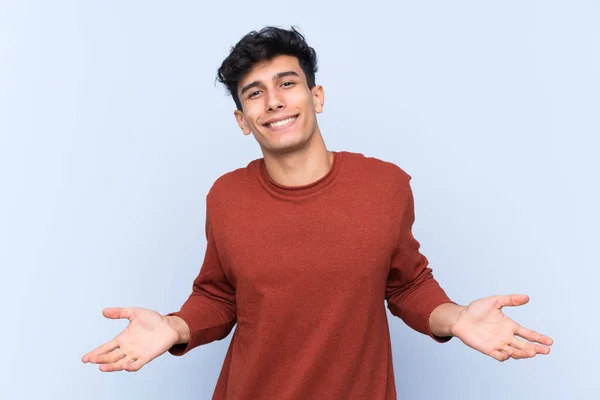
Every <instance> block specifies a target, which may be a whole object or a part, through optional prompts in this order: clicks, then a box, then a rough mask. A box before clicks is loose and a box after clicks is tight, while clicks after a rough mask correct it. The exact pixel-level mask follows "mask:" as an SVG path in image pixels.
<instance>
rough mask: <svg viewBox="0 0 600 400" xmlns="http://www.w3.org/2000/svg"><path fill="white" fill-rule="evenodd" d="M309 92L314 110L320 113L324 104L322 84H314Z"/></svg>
mask: <svg viewBox="0 0 600 400" xmlns="http://www.w3.org/2000/svg"><path fill="white" fill-rule="evenodd" d="M311 93H312V98H313V107H314V109H315V112H316V113H317V114H321V112H323V105H324V104H325V92H324V91H323V86H321V85H315V87H313V88H312V89H311Z"/></svg>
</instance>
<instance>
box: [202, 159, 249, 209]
mask: <svg viewBox="0 0 600 400" xmlns="http://www.w3.org/2000/svg"><path fill="white" fill-rule="evenodd" d="M259 161H260V159H255V160H252V161H250V162H249V163H248V165H246V166H245V167H240V168H237V169H234V170H232V171H229V172H227V173H225V174H223V175H221V176H219V177H218V178H217V179H216V180H215V181H214V183H213V184H212V186H211V187H210V189H209V191H208V194H207V196H206V197H207V202H211V203H215V202H218V203H221V202H223V201H225V200H233V199H237V198H239V197H242V196H243V194H242V193H243V191H244V189H245V188H248V187H249V186H250V185H252V184H253V183H255V182H256V174H257V173H258V168H259Z"/></svg>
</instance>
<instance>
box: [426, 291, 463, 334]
mask: <svg viewBox="0 0 600 400" xmlns="http://www.w3.org/2000/svg"><path fill="white" fill-rule="evenodd" d="M447 303H450V304H457V303H456V302H454V301H452V300H450V299H449V298H446V299H445V300H444V299H440V300H439V301H438V302H435V303H431V304H430V305H429V310H428V312H427V314H426V315H427V330H426V332H427V334H428V335H429V336H430V337H431V338H432V339H433V340H435V341H436V342H438V343H447V342H449V341H450V339H452V338H453V337H454V336H436V335H434V334H433V332H432V331H431V326H430V324H429V319H430V317H431V313H432V312H433V310H435V309H436V308H437V307H438V306H440V305H442V304H447Z"/></svg>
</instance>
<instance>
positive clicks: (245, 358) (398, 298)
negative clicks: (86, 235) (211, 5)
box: [82, 27, 552, 400]
mask: <svg viewBox="0 0 600 400" xmlns="http://www.w3.org/2000/svg"><path fill="white" fill-rule="evenodd" d="M316 71H317V65H316V54H315V52H314V50H313V49H312V48H311V47H309V46H308V45H307V43H306V42H305V40H304V37H303V36H302V35H301V34H300V33H298V32H297V31H296V30H295V29H293V28H292V29H291V30H289V31H288V30H283V29H278V28H274V27H266V28H264V29H262V30H261V31H259V32H254V31H253V32H250V33H249V34H248V35H246V36H245V37H244V38H242V39H241V41H240V42H239V43H237V45H236V46H235V47H234V48H233V49H232V51H231V53H230V55H229V56H228V57H227V58H226V59H225V60H224V62H223V64H222V65H221V67H220V69H219V71H218V78H219V80H220V81H221V82H222V83H224V84H225V85H226V87H227V88H228V90H229V92H230V93H231V95H232V97H233V99H234V101H235V104H236V107H237V109H236V110H235V111H234V115H235V118H236V120H237V123H238V125H239V127H240V129H241V130H242V132H243V133H244V135H250V134H252V135H253V136H254V138H255V139H256V141H257V142H258V144H259V145H260V148H261V150H262V153H263V158H261V159H257V160H253V161H252V162H250V163H249V164H248V165H247V166H246V167H245V168H240V169H237V170H235V171H232V172H229V173H227V174H225V175H223V176H221V177H220V178H219V179H217V180H216V182H215V183H214V184H213V186H212V187H211V189H210V191H209V193H208V195H207V200H206V201H207V204H206V238H207V248H206V255H205V258H204V262H203V264H202V267H201V269H200V273H199V275H198V277H197V278H196V279H195V281H194V284H193V290H192V293H191V295H190V296H189V298H188V299H187V301H186V302H185V303H184V304H183V306H182V307H181V310H180V311H178V312H174V313H170V314H167V315H165V316H162V315H160V314H159V313H157V312H154V311H151V310H147V309H142V308H108V309H105V310H104V311H103V314H104V316H106V317H107V318H128V319H129V320H130V321H131V322H130V324H129V326H128V327H127V328H126V329H125V330H124V331H123V332H122V333H120V334H119V335H118V336H116V337H115V338H114V339H113V340H111V341H110V342H108V343H106V344H104V345H102V346H100V347H98V348H97V349H95V350H94V351H92V352H90V353H88V354H86V355H85V356H83V359H82V361H83V362H92V363H97V364H100V370H101V371H121V370H127V371H137V370H139V369H140V368H141V367H142V366H143V365H145V364H146V363H148V362H150V361H151V360H152V359H154V358H156V357H158V356H159V355H161V354H163V353H165V352H167V351H169V352H170V353H171V354H174V355H182V354H185V353H186V352H188V351H190V350H191V349H193V348H194V347H196V346H199V345H202V344H207V343H210V342H212V341H215V340H221V339H223V338H225V337H226V336H227V335H228V334H229V333H230V332H231V330H232V328H233V326H234V325H235V324H236V323H237V328H236V331H235V333H234V336H233V338H232V340H231V344H230V346H229V350H228V352H227V355H226V357H225V362H224V364H223V368H222V370H221V374H220V376H219V379H218V382H217V385H216V388H215V392H214V397H213V398H215V399H256V400H258V399H300V398H311V399H312V398H315V399H381V400H384V399H395V398H396V389H395V383H394V370H393V365H392V355H391V346H390V336H389V328H388V321H387V315H386V311H385V303H386V302H387V307H388V308H389V310H390V311H391V313H392V314H394V315H395V316H398V317H400V318H402V320H403V321H405V322H406V323H407V324H408V325H409V326H410V327H412V328H413V329H415V330H416V331H418V332H421V333H423V334H426V335H429V336H430V337H432V338H433V339H434V340H436V341H438V342H447V341H448V340H450V338H451V337H452V336H456V337H458V338H459V339H460V340H461V341H462V342H464V343H465V344H466V345H468V346H470V347H472V348H474V349H476V350H478V351H480V352H482V353H484V354H486V355H489V356H491V357H493V358H494V359H496V360H499V361H504V360H507V359H508V358H511V357H512V358H515V359H519V358H528V357H533V356H535V355H536V354H548V353H549V351H550V348H549V346H550V345H551V344H552V339H550V338H549V337H547V336H543V335H540V334H539V333H536V332H534V331H531V330H529V329H526V328H523V327H521V326H519V325H518V324H517V323H516V322H514V321H512V320H511V319H509V318H507V317H506V316H505V315H504V314H503V313H502V311H501V310H502V307H504V306H518V305H522V304H525V303H526V302H527V301H528V297H527V296H526V295H510V296H492V297H488V298H483V299H480V300H476V301H474V302H472V303H471V304H469V305H468V306H461V305H458V304H456V303H454V302H452V301H451V300H450V299H449V298H448V296H447V295H446V293H445V292H444V290H443V289H442V288H441V287H440V286H439V284H438V283H437V282H436V280H435V279H434V278H433V275H432V270H431V269H430V268H429V267H428V261H427V259H426V258H425V256H423V255H422V254H420V252H419V247H420V246H419V243H418V242H417V240H416V239H415V238H414V237H413V235H412V224H413V222H414V218H415V216H414V204H413V196H412V192H411V189H410V184H409V181H410V176H409V175H408V174H407V173H405V172H404V171H403V170H402V169H401V168H399V167H398V166H396V165H394V164H392V163H389V162H385V161H381V160H378V159H376V158H369V157H365V156H363V155H362V154H358V153H351V152H346V151H339V152H336V151H329V150H327V148H326V146H325V143H324V141H323V137H322V135H321V132H320V129H319V125H318V123H317V118H316V114H318V113H321V112H322V110H323V105H324V100H325V96H324V91H323V87H321V86H320V85H316V84H315V73H316ZM523 339H525V340H523Z"/></svg>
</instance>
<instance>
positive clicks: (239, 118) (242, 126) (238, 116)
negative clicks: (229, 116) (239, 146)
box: [233, 110, 251, 136]
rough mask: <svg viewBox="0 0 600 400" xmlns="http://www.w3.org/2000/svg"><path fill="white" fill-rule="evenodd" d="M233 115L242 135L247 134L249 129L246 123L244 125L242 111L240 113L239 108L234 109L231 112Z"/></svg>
mask: <svg viewBox="0 0 600 400" xmlns="http://www.w3.org/2000/svg"><path fill="white" fill-rule="evenodd" d="M233 115H234V116H235V120H236V122H237V124H238V126H239V127H240V129H241V130H242V133H243V134H244V135H246V136H247V135H249V134H250V132H251V130H250V128H249V127H248V125H246V122H245V121H244V113H242V112H241V111H240V110H235V111H234V112H233Z"/></svg>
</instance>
